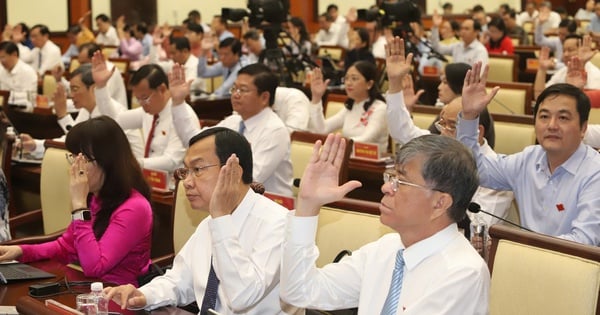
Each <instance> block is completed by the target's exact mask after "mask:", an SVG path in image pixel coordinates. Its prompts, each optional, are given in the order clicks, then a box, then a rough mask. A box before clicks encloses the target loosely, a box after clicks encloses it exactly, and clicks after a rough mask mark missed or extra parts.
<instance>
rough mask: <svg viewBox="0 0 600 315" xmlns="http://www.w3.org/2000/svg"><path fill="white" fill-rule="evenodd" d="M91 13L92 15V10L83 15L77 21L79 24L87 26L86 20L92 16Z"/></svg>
mask: <svg viewBox="0 0 600 315" xmlns="http://www.w3.org/2000/svg"><path fill="white" fill-rule="evenodd" d="M90 15H92V11H91V10H90V11H87V12H86V13H85V14H84V15H83V16H82V17H80V18H79V20H78V21H77V24H78V25H80V26H81V27H85V24H84V22H85V20H86V19H87V18H88V17H90Z"/></svg>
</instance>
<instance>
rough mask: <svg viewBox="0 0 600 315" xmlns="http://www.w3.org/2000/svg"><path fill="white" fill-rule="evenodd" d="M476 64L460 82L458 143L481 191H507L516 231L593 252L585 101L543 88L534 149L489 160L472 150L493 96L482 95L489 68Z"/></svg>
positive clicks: (599, 232)
mask: <svg viewBox="0 0 600 315" xmlns="http://www.w3.org/2000/svg"><path fill="white" fill-rule="evenodd" d="M480 72H481V64H480V63H477V64H475V65H474V66H473V70H472V71H470V72H469V73H468V74H467V77H466V78H465V86H464V88H463V96H462V104H463V110H462V113H461V114H460V115H459V116H458V124H457V135H458V139H459V140H460V141H461V142H462V143H464V144H465V145H466V146H467V147H469V148H471V150H472V151H473V155H474V156H475V157H476V160H477V165H478V170H479V177H480V179H481V185H482V186H484V187H489V188H492V189H503V190H512V191H514V192H515V198H516V201H517V204H518V206H519V216H520V222H521V225H523V226H524V227H526V228H529V229H531V230H533V231H535V232H539V233H543V234H548V235H552V236H557V237H560V238H563V239H567V240H571V241H575V242H579V243H583V244H589V245H593V246H598V245H599V244H600V229H598V224H599V222H600V199H599V198H598V191H599V189H600V156H599V153H598V152H597V151H596V150H594V149H593V148H592V147H589V146H587V145H585V144H583V143H582V138H583V136H584V134H585V131H586V128H587V123H588V116H589V112H590V101H589V98H588V97H587V96H586V95H585V94H584V93H583V92H582V91H581V90H580V89H578V88H577V87H575V86H573V85H570V84H555V85H552V86H549V87H547V88H546V89H545V90H544V91H543V92H542V93H541V94H540V95H539V96H538V98H537V100H536V103H535V107H534V118H535V132H536V137H537V141H538V142H539V143H540V144H539V145H534V146H529V147H527V148H525V149H524V150H523V151H522V152H519V153H516V154H512V155H508V156H507V155H498V156H497V157H496V158H491V157H488V156H485V155H483V154H482V152H481V151H480V149H479V145H477V125H478V124H479V123H478V116H479V114H480V113H481V112H482V111H483V109H484V108H485V107H486V106H487V104H488V103H489V102H490V100H491V99H492V98H493V97H494V95H495V94H496V93H497V91H498V89H499V88H494V89H493V90H492V92H491V93H489V94H486V90H485V82H486V80H487V74H488V67H486V68H485V70H484V71H483V75H482V76H481V79H480Z"/></svg>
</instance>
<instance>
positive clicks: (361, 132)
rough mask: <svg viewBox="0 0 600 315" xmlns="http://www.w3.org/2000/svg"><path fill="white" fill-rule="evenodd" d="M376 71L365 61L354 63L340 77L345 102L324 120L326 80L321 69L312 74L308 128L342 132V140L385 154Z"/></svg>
mask: <svg viewBox="0 0 600 315" xmlns="http://www.w3.org/2000/svg"><path fill="white" fill-rule="evenodd" d="M376 77H377V68H376V67H375V64H373V63H369V62H367V61H358V62H356V63H354V64H353V65H352V66H351V67H350V68H348V71H347V72H346V75H345V77H344V88H345V89H346V94H347V95H348V100H347V101H346V103H345V104H344V108H343V109H341V110H340V111H339V112H337V113H336V114H335V115H333V116H331V117H329V118H327V119H325V117H324V115H323V104H322V101H321V100H322V98H323V94H324V93H325V91H326V90H327V85H328V83H329V79H328V80H324V79H323V74H322V73H321V69H319V68H315V69H314V70H313V73H312V78H311V85H310V90H311V92H312V100H311V103H312V104H311V106H310V122H309V129H310V130H311V131H313V132H316V133H324V134H327V133H330V132H335V131H336V130H340V129H341V130H342V135H343V136H344V137H348V138H352V139H353V140H354V141H356V142H368V143H375V144H377V145H378V146H379V152H380V153H383V152H386V151H387V147H388V131H387V123H386V120H385V99H384V98H383V96H382V95H381V93H380V92H379V88H378V87H377V84H376V83H375V78H376Z"/></svg>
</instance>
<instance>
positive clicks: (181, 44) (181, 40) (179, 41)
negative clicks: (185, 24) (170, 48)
mask: <svg viewBox="0 0 600 315" xmlns="http://www.w3.org/2000/svg"><path fill="white" fill-rule="evenodd" d="M170 44H171V45H175V49H176V50H178V51H182V50H184V49H187V50H190V41H189V40H188V39H187V37H183V36H177V37H171V39H170Z"/></svg>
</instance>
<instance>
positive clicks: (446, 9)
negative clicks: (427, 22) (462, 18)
mask: <svg viewBox="0 0 600 315" xmlns="http://www.w3.org/2000/svg"><path fill="white" fill-rule="evenodd" d="M452 9H453V6H452V3H450V2H446V3H444V5H443V6H442V10H444V11H443V12H442V14H443V15H452Z"/></svg>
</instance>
